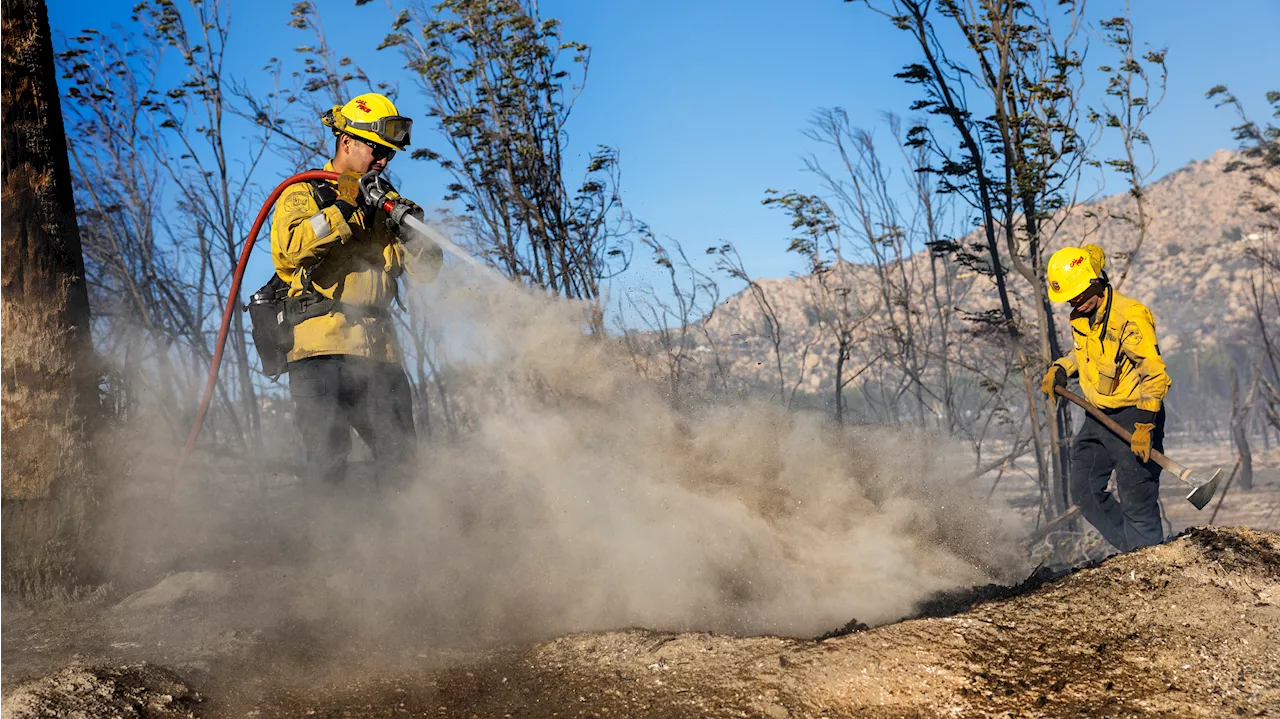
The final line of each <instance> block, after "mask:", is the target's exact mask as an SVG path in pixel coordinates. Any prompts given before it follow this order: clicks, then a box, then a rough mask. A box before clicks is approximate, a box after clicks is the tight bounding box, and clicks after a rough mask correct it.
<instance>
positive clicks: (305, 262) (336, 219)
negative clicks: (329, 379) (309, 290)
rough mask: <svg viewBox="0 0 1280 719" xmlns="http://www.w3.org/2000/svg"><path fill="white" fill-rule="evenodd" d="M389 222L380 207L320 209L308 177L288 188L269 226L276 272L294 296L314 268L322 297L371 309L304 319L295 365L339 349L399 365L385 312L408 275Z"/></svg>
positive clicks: (436, 266)
mask: <svg viewBox="0 0 1280 719" xmlns="http://www.w3.org/2000/svg"><path fill="white" fill-rule="evenodd" d="M324 169H326V170H328V171H330V172H332V171H333V164H332V163H325V166H324ZM385 220H386V215H385V214H384V213H383V212H382V210H376V211H373V212H366V211H365V210H362V209H357V210H356V211H355V212H354V213H353V214H352V215H351V218H350V219H349V220H344V219H343V218H342V212H341V211H340V210H339V209H338V208H337V207H334V206H330V207H326V208H324V209H323V210H321V209H320V206H319V204H318V203H317V202H316V197H315V193H314V191H313V188H312V187H311V185H310V183H307V182H299V183H296V184H293V185H290V186H289V187H288V188H286V189H285V191H284V193H283V194H281V195H280V199H279V201H277V202H276V209H275V215H274V216H273V220H272V225H271V259H272V261H273V262H274V264H275V268H276V274H278V275H280V278H281V279H282V280H284V281H285V282H287V283H289V296H290V297H296V296H297V295H299V294H302V292H303V287H302V274H303V273H302V271H301V270H302V269H303V268H307V267H313V268H314V269H313V270H312V274H311V282H312V287H313V288H314V289H315V290H316V291H317V292H319V293H320V294H321V295H324V296H325V297H328V298H330V299H336V300H338V301H339V302H341V303H343V304H344V305H348V306H363V307H366V308H370V309H371V310H373V313H372V314H370V313H360V314H357V313H354V312H353V313H345V314H344V313H343V312H331V313H329V314H327V315H322V316H320V317H313V318H311V319H308V320H304V321H303V322H301V323H300V324H298V326H297V327H295V328H294V333H293V350H292V351H290V352H289V355H288V359H289V361H290V362H293V361H296V360H300V359H304V358H307V357H316V356H320V355H335V354H342V355H358V356H361V357H368V358H370V359H373V360H378V361H382V362H396V363H398V362H400V344H399V342H398V341H397V340H396V332H395V327H394V325H393V324H392V319H391V316H390V315H389V314H388V312H387V310H389V309H390V307H391V303H392V302H393V301H394V299H395V296H396V280H397V278H399V277H400V275H401V273H403V272H404V266H405V247H404V244H403V243H402V242H401V241H400V240H399V238H397V237H396V236H395V233H393V232H392V231H391V230H389V229H387V226H386V222H385ZM432 249H434V248H432ZM436 252H437V253H438V252H439V250H438V249H437V250H436ZM432 259H435V258H434V257H433V258H432ZM427 269H428V270H430V276H429V277H426V278H425V279H426V280H430V279H432V278H433V277H434V276H435V271H437V270H438V269H439V263H438V262H436V263H434V264H432V263H428V268H427ZM379 311H380V312H379Z"/></svg>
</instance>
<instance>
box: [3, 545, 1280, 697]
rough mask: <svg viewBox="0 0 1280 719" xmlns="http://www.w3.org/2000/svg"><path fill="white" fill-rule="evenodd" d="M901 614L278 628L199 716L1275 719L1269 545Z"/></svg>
mask: <svg viewBox="0 0 1280 719" xmlns="http://www.w3.org/2000/svg"><path fill="white" fill-rule="evenodd" d="M874 590H875V587H868V591H874ZM975 603H976V604H975ZM970 604H973V605H974V606H972V607H971V608H969V609H968V610H966V611H963V612H961V613H955V614H950V615H949V616H926V615H930V614H934V615H937V614H943V615H945V614H948V613H949V612H952V611H955V610H956V609H958V608H959V607H960V606H967V605H970ZM917 609H918V611H919V612H920V615H921V617H922V618H919V619H912V620H908V621H902V622H897V623H894V624H890V625H886V626H882V627H877V628H874V629H866V628H865V627H863V626H860V625H859V623H858V622H857V621H851V622H850V623H849V624H848V625H847V626H846V627H845V628H844V630H841V631H836V632H833V633H832V634H833V635H835V636H832V638H829V639H821V640H820V639H788V638H781V637H746V638H744V637H731V636H724V635H717V634H709V633H659V632H652V631H646V630H629V631H618V632H604V633H590V634H574V635H569V636H565V637H561V638H559V639H555V640H553V641H549V642H545V643H543V644H539V645H537V646H534V647H531V648H527V649H517V648H513V649H509V650H502V651H484V652H453V653H451V654H450V653H447V652H443V650H441V648H439V647H431V646H423V647H421V649H420V650H417V653H416V657H417V659H413V658H412V657H414V656H415V653H414V652H410V653H408V654H406V655H405V657H404V658H403V661H401V662H400V663H392V662H390V661H389V660H384V659H380V658H379V655H376V654H375V653H371V652H362V651H360V650H356V649H353V650H352V651H351V652H348V653H347V654H346V655H343V656H341V657H339V656H336V655H330V656H329V661H328V662H326V663H324V664H323V665H320V664H307V665H306V666H303V667H301V668H300V670H298V668H296V667H295V671H289V670H288V665H289V660H288V659H287V657H286V656H285V655H284V654H282V653H281V652H282V651H283V649H282V648H283V646H284V642H285V637H279V638H277V639H273V640H271V641H263V642H261V643H260V646H259V647H258V649H259V650H260V651H258V652H255V653H253V654H252V656H251V657H250V658H248V659H245V658H240V659H235V658H234V657H223V658H222V659H221V660H217V661H213V662H212V664H211V667H212V668H211V670H210V672H209V673H208V674H207V675H206V676H205V678H204V679H202V682H204V683H205V686H204V687H203V688H205V689H207V690H208V691H209V693H210V695H211V700H210V701H209V702H208V703H207V704H206V705H203V706H202V707H201V708H200V715H201V716H205V717H221V716H227V717H231V716H246V715H251V716H259V717H294V716H304V715H314V716H332V717H337V716H361V717H381V716H387V717H390V716H406V715H408V716H425V715H430V716H499V717H500V716H504V715H510V716H521V717H551V716H558V717H587V716H652V717H669V718H670V717H700V716H750V717H819V716H841V717H877V718H879V717H890V718H892V717H921V718H930V717H943V716H946V717H955V716H963V717H1001V718H1002V719H1003V718H1006V717H1031V716H1034V717H1080V716H1139V715H1140V716H1155V717H1169V718H1171V719H1172V718H1174V717H1177V718H1182V717H1219V716H1222V717H1225V716H1272V717H1276V716H1280V709H1278V707H1280V644H1278V643H1277V640H1276V639H1275V637H1277V636H1280V535H1277V534H1273V533H1267V532H1258V531H1253V530H1248V529H1237V528H1218V527H1213V528H1197V529H1191V530H1188V531H1187V532H1185V533H1183V534H1182V535H1181V536H1180V537H1178V538H1177V539H1176V540H1174V541H1171V542H1168V543H1166V544H1163V545H1160V546H1156V547H1150V548H1148V549H1144V550H1141V551H1138V552H1133V553H1129V554H1123V555H1118V556H1116V557H1112V558H1111V559H1109V560H1106V561H1104V562H1102V563H1100V564H1098V565H1097V566H1093V567H1089V568H1085V569H1081V570H1078V571H1075V572H1072V573H1070V574H1067V575H1066V576H1061V577H1046V576H1043V575H1035V576H1033V577H1032V578H1031V579H1029V580H1028V581H1027V582H1024V583H1023V584H1022V585H1020V586H1018V587H1012V588H998V587H990V586H988V587H980V588H977V589H976V590H974V591H973V592H970V593H968V594H962V593H956V594H951V595H947V596H945V597H942V598H940V599H939V600H937V601H934V602H932V603H926V604H924V605H922V606H920V607H918V608H917ZM446 654H448V655H447V656H446ZM232 660H234V661H232ZM197 698H198V697H197V695H195V694H194V692H191V691H190V690H189V689H188V688H187V687H186V686H185V685H184V684H182V682H181V681H180V680H178V679H177V677H175V676H173V675H171V674H168V673H166V672H164V671H163V670H159V669H156V668H155V667H147V666H146V665H142V666H141V667H125V668H123V669H119V670H114V669H108V670H96V669H70V670H66V671H64V672H61V673H59V674H56V675H54V676H52V677H49V678H46V679H43V680H41V681H39V682H36V683H33V684H28V685H25V686H24V687H22V688H19V689H18V690H16V691H15V692H14V693H13V694H11V695H10V696H8V697H6V698H5V702H4V704H5V706H4V710H5V713H4V716H5V717H6V718H7V717H10V716H13V717H20V716H21V717H27V716H54V715H57V716H76V714H74V713H72V712H73V711H75V710H80V711H82V712H83V714H82V715H83V716H97V715H100V714H101V715H108V716H112V715H117V716H123V717H129V716H161V717H164V716H189V715H191V714H190V713H193V712H195V701H196V699H197ZM59 702H60V703H59ZM95 702H96V703H95ZM45 707H47V709H42V708H45ZM100 707H103V708H105V709H110V710H111V711H114V712H115V713H114V714H111V713H109V712H108V711H105V710H102V711H99V708H100ZM40 711H44V712H45V713H43V714H41V713H39V712H40ZM58 711H62V712H63V713H61V714H58V713H57V712H58ZM95 711H97V712H98V713H97V714H95V713H94V712H95ZM130 712H132V713H130ZM163 712H169V713H163Z"/></svg>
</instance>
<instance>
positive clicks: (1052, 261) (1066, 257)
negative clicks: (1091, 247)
mask: <svg viewBox="0 0 1280 719" xmlns="http://www.w3.org/2000/svg"><path fill="white" fill-rule="evenodd" d="M1089 254H1090V253H1089V251H1088V250H1085V249H1082V248H1080V247H1063V248H1062V249H1060V250H1058V251H1057V252H1055V253H1053V257H1050V258H1049V271H1048V273H1047V274H1048V276H1049V301H1050V302H1067V301H1068V300H1072V299H1074V298H1076V297H1078V296H1079V295H1080V294H1081V293H1083V292H1084V291H1085V290H1087V289H1089V285H1090V284H1091V283H1092V282H1093V281H1094V280H1097V279H1098V271H1097V270H1095V269H1094V268H1093V262H1092V261H1091V260H1092V258H1091V257H1090V256H1089Z"/></svg>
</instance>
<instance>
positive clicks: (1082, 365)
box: [1054, 287, 1171, 412]
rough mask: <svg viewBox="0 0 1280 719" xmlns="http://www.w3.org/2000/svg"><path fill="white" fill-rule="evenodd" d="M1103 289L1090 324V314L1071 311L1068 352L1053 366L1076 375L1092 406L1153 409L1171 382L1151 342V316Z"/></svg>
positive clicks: (1153, 331)
mask: <svg viewBox="0 0 1280 719" xmlns="http://www.w3.org/2000/svg"><path fill="white" fill-rule="evenodd" d="M1106 292H1107V296H1106V299H1105V300H1104V301H1103V307H1102V308H1100V309H1099V310H1098V322H1097V324H1096V326H1091V321H1090V320H1091V316H1089V315H1080V316H1077V315H1076V313H1074V312H1073V313H1071V339H1072V342H1073V343H1074V348H1073V349H1074V351H1073V352H1072V353H1071V354H1070V355H1068V356H1066V357H1063V358H1061V359H1059V360H1058V361H1057V362H1055V363H1054V364H1057V365H1059V366H1061V367H1062V368H1063V369H1065V370H1066V371H1067V376H1069V377H1075V376H1077V375H1079V377H1080V389H1081V390H1082V391H1083V393H1084V396H1085V399H1087V400H1089V401H1090V402H1092V403H1093V404H1095V405H1097V406H1098V407H1105V408H1107V409H1119V408H1121V407H1134V406H1136V407H1137V408H1138V409H1144V410H1149V411H1152V412H1158V411H1159V410H1160V406H1161V404H1162V403H1163V402H1164V396H1165V395H1166V394H1167V393H1168V392H1169V385H1170V384H1171V382H1170V379H1169V373H1168V372H1167V371H1166V369H1165V366H1164V360H1163V359H1161V357H1160V347H1159V346H1157V344H1156V321H1155V317H1153V316H1152V315H1151V310H1149V309H1147V307H1146V305H1144V304H1142V303H1141V302H1138V301H1137V300H1133V299H1130V298H1128V297H1125V296H1124V295H1122V294H1120V293H1119V292H1116V291H1115V290H1113V289H1111V288H1109V287H1108V288H1107V290H1106ZM1104 327H1105V334H1104V331H1103V330H1104Z"/></svg>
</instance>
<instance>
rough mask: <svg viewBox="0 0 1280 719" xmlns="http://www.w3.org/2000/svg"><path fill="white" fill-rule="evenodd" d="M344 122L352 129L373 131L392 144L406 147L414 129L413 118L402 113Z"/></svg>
mask: <svg viewBox="0 0 1280 719" xmlns="http://www.w3.org/2000/svg"><path fill="white" fill-rule="evenodd" d="M344 124H345V125H346V127H347V128H349V129H352V130H364V131H365V132H372V133H373V134H375V135H377V136H378V137H381V138H382V139H384V140H386V141H387V142H389V143H391V144H392V145H396V146H398V147H404V146H405V145H408V144H409V134H410V132H411V131H412V130H413V120H411V119H409V118H407V117H402V116H400V115H389V116H387V117H380V118H378V119H377V120H374V121H373V122H356V121H355V120H347V121H346V123H344Z"/></svg>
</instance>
